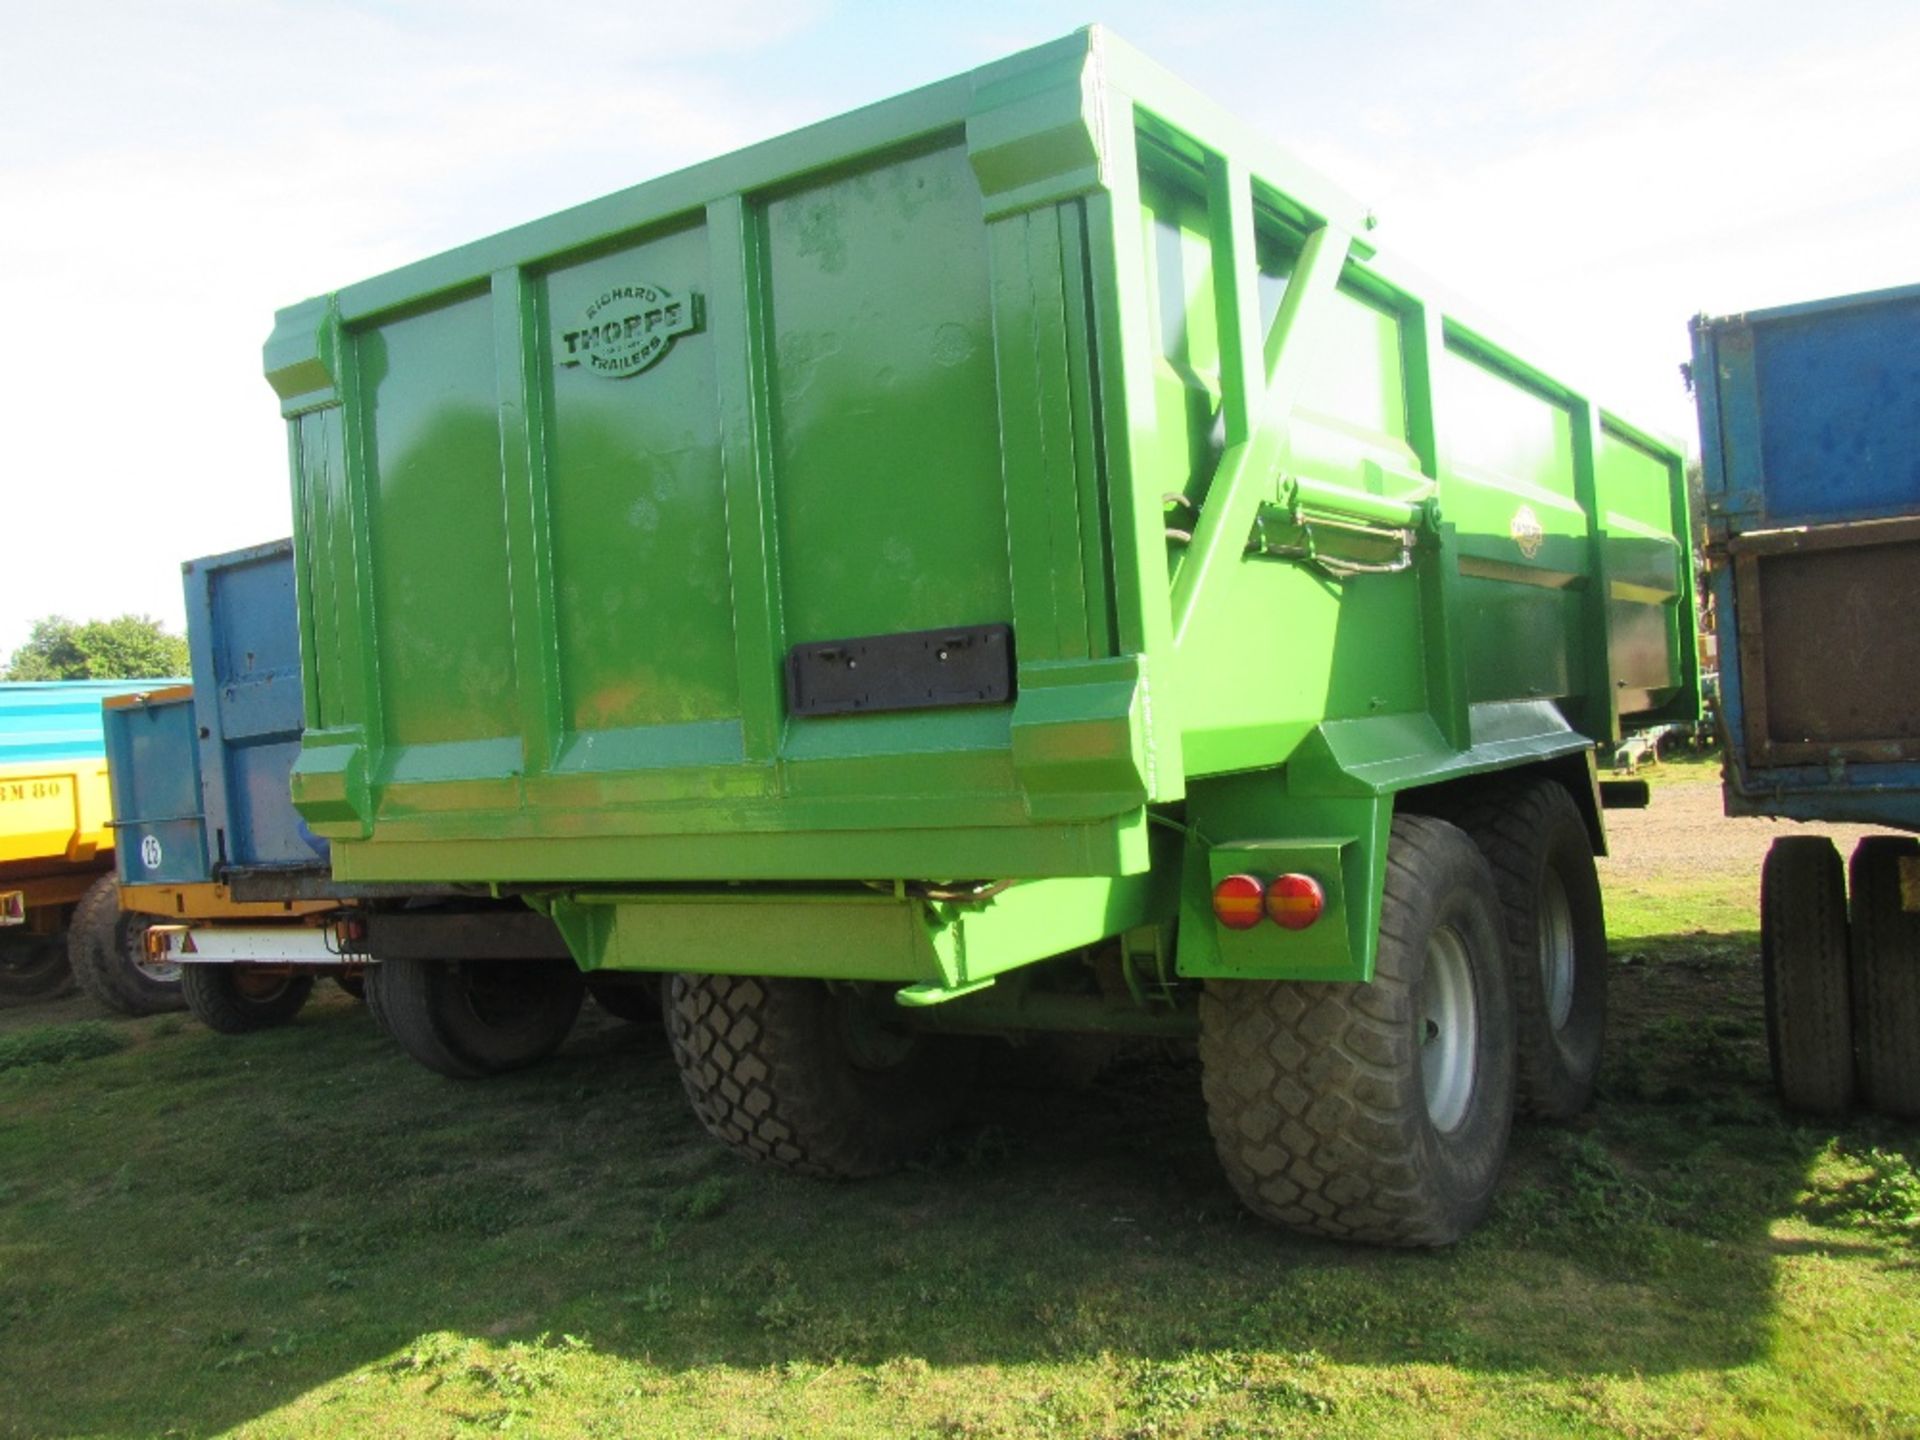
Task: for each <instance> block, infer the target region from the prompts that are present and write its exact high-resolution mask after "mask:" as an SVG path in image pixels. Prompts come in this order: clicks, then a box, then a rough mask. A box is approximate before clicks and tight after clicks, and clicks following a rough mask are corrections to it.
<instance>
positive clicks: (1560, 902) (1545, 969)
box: [1540, 870, 1574, 1030]
mask: <svg viewBox="0 0 1920 1440" xmlns="http://www.w3.org/2000/svg"><path fill="white" fill-rule="evenodd" d="M1573 970H1574V947H1573V904H1572V902H1571V901H1569V900H1568V899H1567V887H1566V885H1565V884H1563V883H1562V882H1561V879H1560V877H1559V875H1557V874H1556V873H1555V872H1553V871H1552V870H1549V871H1547V873H1546V876H1545V878H1544V880H1543V881H1542V883H1541V886H1540V988H1541V993H1542V995H1543V996H1544V997H1545V999H1546V1002H1547V1019H1548V1020H1549V1021H1551V1022H1552V1024H1553V1028H1554V1029H1555V1030H1564V1029H1566V1028H1567V1021H1568V1020H1569V1019H1571V1018H1572V1016H1573Z"/></svg>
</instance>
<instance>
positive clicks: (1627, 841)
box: [1600, 779, 1887, 891]
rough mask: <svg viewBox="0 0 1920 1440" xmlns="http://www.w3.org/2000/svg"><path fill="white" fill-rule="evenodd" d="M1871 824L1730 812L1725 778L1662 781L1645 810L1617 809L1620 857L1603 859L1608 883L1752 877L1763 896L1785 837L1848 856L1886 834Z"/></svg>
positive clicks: (1613, 829)
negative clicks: (1820, 841) (1767, 864)
mask: <svg viewBox="0 0 1920 1440" xmlns="http://www.w3.org/2000/svg"><path fill="white" fill-rule="evenodd" d="M1886 833H1887V832H1886V831H1885V830H1884V829H1879V828H1876V827H1874V826H1870V825H1824V824H1803V823H1801V822H1800V821H1797V820H1758V819H1754V818H1751V817H1748V816H1740V817H1737V818H1736V817H1734V816H1730V815H1727V814H1725V813H1724V812H1723V811H1722V809H1721V803H1720V783H1719V781H1718V780H1710V779H1700V780H1693V779H1687V780H1675V781H1671V782H1668V783H1665V784H1657V785H1655V786H1654V789H1653V800H1652V803H1651V804H1649V805H1648V806H1647V808H1646V809H1644V810H1609V811H1608V812H1607V841H1608V848H1609V849H1610V850H1611V851H1612V852H1613V853H1612V855H1611V856H1610V857H1609V858H1607V859H1605V860H1602V861H1601V862H1600V881H1601V884H1603V885H1607V886H1612V885H1615V884H1621V883H1629V884H1630V883H1636V882H1640V881H1644V880H1648V879H1655V878H1662V879H1688V878H1692V879H1706V878H1725V877H1731V876H1735V875H1743V876H1751V877H1752V880H1753V884H1754V887H1755V889H1756V891H1757V890H1758V888H1759V885H1760V864H1761V862H1762V861H1763V860H1765V859H1766V855H1767V847H1768V846H1769V845H1771V844H1772V843H1773V842H1774V840H1775V839H1776V838H1777V837H1778V836H1781V835H1831V836H1832V837H1833V842H1834V844H1836V845H1838V846H1839V847H1840V853H1841V855H1842V856H1843V857H1844V856H1846V855H1849V854H1851V853H1852V851H1853V846H1854V843H1855V842H1856V841H1857V840H1859V838H1860V837H1861V836H1863V835H1880V834H1886Z"/></svg>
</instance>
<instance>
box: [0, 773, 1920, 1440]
mask: <svg viewBox="0 0 1920 1440" xmlns="http://www.w3.org/2000/svg"><path fill="white" fill-rule="evenodd" d="M1713 784H1714V782H1713V780H1712V779H1711V778H1710V777H1707V776H1705V775H1702V774H1698V773H1696V774H1695V775H1691V776H1689V775H1684V774H1683V775H1677V776H1672V777H1669V778H1667V779H1664V780H1663V781H1662V782H1661V783H1659V784H1658V785H1656V788H1655V800H1654V806H1653V809H1652V810H1651V811H1649V812H1647V813H1646V815H1644V816H1640V817H1633V818H1632V820H1631V823H1630V821H1629V818H1628V817H1623V823H1622V826H1621V830H1620V838H1619V842H1618V844H1617V846H1616V848H1617V849H1618V850H1619V851H1620V852H1621V856H1622V858H1621V859H1620V860H1617V861H1613V862H1609V877H1608V884H1609V889H1610V892H1611V898H1610V904H1611V907H1612V917H1613V929H1614V932H1615V934H1616V936H1617V937H1618V938H1617V940H1616V944H1615V954H1614V966H1613V975H1612V980H1613V991H1614V1003H1615V1022H1614V1025H1613V1029H1612V1034H1611V1038H1610V1041H1609V1052H1608V1061H1607V1065H1606V1071H1605V1076H1604V1094H1603V1096H1602V1099H1601V1101H1600V1103H1599V1104H1598V1106H1597V1107H1596V1108H1595V1110H1594V1111H1593V1112H1592V1113H1591V1114H1590V1115H1588V1116H1586V1117H1584V1118H1583V1119H1582V1121H1581V1122H1580V1123H1579V1124H1577V1125H1575V1126H1572V1127H1570V1128H1543V1127H1534V1126H1522V1127H1520V1128H1519V1129H1518V1130H1517V1131H1516V1133H1515V1137H1514V1143H1513V1151H1512V1157H1511V1160H1510V1162H1509V1167H1508V1173H1507V1178H1506V1182H1505V1184H1504V1186H1503V1188H1502V1190H1501V1193H1500V1197H1499V1200H1498V1203H1497V1206H1496V1209H1495V1211H1494V1214H1493V1217H1492V1219H1491V1221H1490V1223H1488V1224H1487V1225H1486V1226H1485V1227H1484V1228H1483V1229H1482V1230H1481V1231H1479V1232H1478V1233H1477V1234H1476V1235H1475V1236H1473V1237H1472V1238H1471V1239H1470V1240H1469V1241H1467V1242H1466V1243H1465V1244H1463V1245H1461V1246H1459V1247H1457V1248H1455V1249H1453V1250H1451V1251H1448V1252H1445V1253H1439V1254H1425V1253H1423V1254H1399V1253H1379V1252H1369V1251H1361V1250H1352V1249H1345V1248H1341V1247H1337V1246H1333V1245H1328V1244H1324V1243H1316V1242H1311V1241H1307V1240H1302V1239H1297V1238H1293V1237H1291V1236H1288V1235H1286V1234H1282V1233H1279V1232H1276V1231H1273V1230H1268V1229H1265V1228H1263V1227H1261V1226H1259V1225H1257V1224H1255V1223H1253V1222H1251V1221H1250V1220H1248V1219H1247V1218H1245V1217H1244V1216H1243V1215H1242V1214H1241V1212H1240V1210H1239V1208H1238V1206H1237V1204H1236V1203H1235V1201H1234V1199H1233V1197H1232V1196H1231V1194H1230V1193H1229V1192H1228V1191H1227V1188H1226V1185H1225V1183H1224V1181H1223V1180H1222V1179H1221V1178H1220V1175H1219V1172H1218V1170H1217V1168H1216V1165H1215V1162H1214V1159H1213V1155H1212V1151H1211V1147H1210V1143H1209V1140H1208V1137H1207V1133H1206V1127H1205V1120H1204V1116H1203V1114H1202V1110H1201V1106H1200V1101H1199V1094H1198V1082H1197V1073H1196V1071H1195V1069H1194V1067H1193V1065H1192V1063H1191V1062H1190V1061H1187V1060H1182V1059H1179V1058H1157V1057H1150V1058H1145V1059H1142V1060H1139V1061H1137V1062H1133V1063H1129V1064H1127V1065H1125V1066H1122V1067H1121V1068H1119V1069H1118V1070H1116V1071H1115V1072H1113V1073H1111V1074H1110V1075H1109V1076H1107V1077H1106V1078H1105V1079H1104V1080H1103V1081H1102V1082H1101V1083H1100V1084H1099V1086H1098V1087H1097V1088H1095V1089H1094V1090H1092V1091H1088V1092H1067V1093H1054V1092H1049V1091H1045V1090H1039V1089H1033V1088H1021V1087H1020V1086H1018V1085H1016V1084H1014V1083H1012V1082H1011V1081H1010V1080H1008V1081H1003V1082H1001V1083H997V1084H991V1085H988V1086H986V1087H984V1088H983V1089H982V1090H981V1091H980V1093H979V1095H978V1096H977V1098H976V1101H975V1103H974V1104H973V1106H972V1108H971V1110H970V1113H969V1115H968V1117H967V1120H966V1123H965V1124H964V1125H963V1126H962V1127H961V1128H960V1129H959V1130H958V1131H957V1132H956V1133H955V1134H954V1135H953V1136H952V1137H951V1138H950V1140H948V1141H947V1142H946V1143H945V1144H944V1145H943V1146H942V1148H941V1149H940V1150H939V1151H938V1152H937V1153H936V1154H934V1155H933V1156H931V1157H930V1158H929V1159H928V1160H927V1161H926V1163H925V1164H924V1165H923V1166H921V1167H919V1168H916V1169H914V1170H912V1171H910V1172H908V1173H905V1174H901V1175H897V1176H894V1177H892V1178H889V1179H885V1180H882V1181H878V1182H873V1183H868V1184H863V1185H859V1186H834V1185H825V1184H818V1183H811V1182H805V1181H797V1180H792V1179H787V1178H782V1177H778V1176H774V1175H770V1174H764V1173H759V1172H755V1171H752V1170H749V1169H747V1168H745V1167H743V1166H742V1165H740V1164H738V1163H736V1162H735V1161H734V1160H732V1159H731V1158H730V1157H729V1156H727V1155H726V1154H724V1153H722V1152H721V1151H720V1150H719V1149H718V1148H717V1147H716V1146H715V1145H713V1144H712V1143H710V1142H709V1141H708V1140H707V1139H706V1138H705V1136H704V1135H703V1134H702V1133H701V1132H700V1131H699V1129H698V1127H697V1125H696V1124H695V1122H694V1121H693V1119H692V1117H691V1115H690V1114H689V1112H688V1110H687V1107H686V1105H685V1103H684V1101H683V1100H682V1099H681V1097H680V1094H679V1091H678V1086H677V1082H676V1079H675V1076H674V1073H673V1067H672V1064H671V1062H670V1060H669V1058H668V1056H667V1054H666V1051H665V1046H664V1043H663V1042H662V1040H661V1039H660V1037H659V1035H658V1032H657V1031H651V1030H647V1029H642V1028H639V1027H629V1026H625V1025H621V1024H618V1023H616V1022H614V1021H612V1020H610V1019H608V1018H607V1017H605V1016H603V1015H600V1014H599V1013H597V1012H591V1011H590V1012H589V1013H588V1014H587V1015H586V1016H584V1017H583V1021H582V1025H581V1027H580V1029H579V1031H578V1032H577V1033H576V1034H575V1036H574V1038H573V1039H572V1040H571V1041H570V1042H569V1044H568V1046H567V1048H566V1049H565V1050H564V1051H563V1053H562V1054H561V1055H560V1056H559V1057H558V1059H557V1060H555V1061H554V1062H553V1063H550V1064H548V1065H546V1066H544V1067H542V1068H540V1069H538V1070H536V1071H533V1072H529V1073H525V1074H522V1075H516V1076H509V1077H505V1078H502V1079H498V1080H493V1081H489V1082H484V1083H478V1084H460V1083H455V1082H452V1081H448V1080H444V1079H441V1078H439V1077H437V1076H434V1075H431V1074H429V1073H427V1072H426V1071H424V1070H422V1069H420V1068H419V1067H417V1066H415V1065H414V1064H413V1063H412V1062H410V1061H408V1060H406V1059H405V1058H403V1057H402V1056H401V1055H400V1054H399V1053H398V1052H397V1051H396V1050H394V1049H393V1047H392V1046H391V1045H390V1044H389V1043H388V1042H386V1041H385V1040H383V1039H382V1038H381V1037H380V1036H378V1035H377V1034H376V1033H375V1032H374V1029H373V1027H372V1025H371V1023H370V1022H369V1020H368V1018H367V1016H366V1015H365V1014H364V1012H363V1011H362V1010H361V1009H360V1008H359V1007H358V1006H356V1005H354V1004H352V1003H351V1002H349V1001H348V1000H347V999H346V997H345V996H344V995H341V994H338V993H337V992H334V991H332V990H331V989H330V988H326V989H323V992H322V995H321V998H320V999H319V1000H317V1001H316V1003H315V1004H314V1005H313V1006H311V1007H310V1008H309V1010H308V1011H307V1013H306V1014H305V1015H303V1016H302V1017H301V1019H300V1021H299V1022H298V1023H297V1024H295V1025H294V1026H292V1027H290V1028H288V1029H286V1030H282V1031H278V1032H271V1033H266V1034H262V1035H258V1036H253V1037H248V1038H245V1039H228V1038H222V1037H219V1036H215V1035H212V1034H209V1033H207V1032H205V1031H203V1030H201V1029H200V1028H199V1027H198V1026H197V1025H195V1024H193V1023H192V1022H191V1021H189V1020H187V1019H185V1018H184V1017H179V1016H169V1017H161V1018H158V1019H154V1020H147V1021H139V1022H118V1021H113V1022H109V1021H104V1020H98V1019H89V1018H87V1012H85V1011H84V1009H83V1008H82V1007H80V1006H79V1005H78V1003H77V1002H63V1004H61V1005H59V1006H54V1007H41V1008H39V1009H37V1010H15V1011H9V1012H4V1013H0V1434H5V1435H16V1436H69V1435H99V1436H147V1435H166V1436H205V1435H214V1434H223V1433H229V1432H232V1433H237V1434H243V1435H248V1436H302V1437H306V1436H359V1435H370V1436H371V1435H378V1436H421V1437H429V1436H431V1437H439V1436H460V1435H493V1434H500V1433H507V1434H518V1435H529V1436H557V1437H575V1436H578V1437H590V1436H608V1437H613V1436H707V1435H724V1436H869V1435H872V1436H880V1435H886V1436H925V1437H956V1440H957V1437H975V1436H978V1437H988V1436H1008V1437H1013V1436H1032V1435H1040V1436H1047V1435H1058V1436H1068V1435H1072V1436H1081V1435H1085V1436H1102V1437H1174V1436H1180V1437H1202V1436H1204V1437H1230V1436H1294V1435H1386V1436H1429V1435H1472V1436H1499V1435H1512V1436H1535V1435H1569V1436H1577V1435H1614V1434H1624V1435H1644V1436H1666V1435H1696V1434H1706V1435H1781V1436H1787V1435H1835V1434H1862V1435H1920V1174H1917V1173H1916V1161H1920V1143H1916V1137H1915V1135H1914V1133H1913V1131H1912V1129H1911V1128H1910V1127H1908V1128H1904V1129H1903V1128H1896V1127H1894V1126H1892V1125H1890V1124H1887V1123H1883V1122H1875V1121H1871V1120H1860V1121H1857V1122H1855V1123H1852V1124H1848V1125H1845V1126H1839V1127H1834V1126H1818V1125H1805V1124H1799V1123H1795V1122H1794V1121H1792V1120H1790V1119H1788V1118H1787V1117H1785V1116H1783V1115H1782V1114H1781V1113H1780V1111H1779V1110H1778V1109H1777V1108H1776V1106H1775V1105H1774V1104H1773V1102H1772V1100H1771V1099H1770V1098H1769V1094H1768V1090H1767V1083H1766V1082H1767V1076H1766V1058H1765V1051H1764V1046H1763V1043H1762V1037H1761V1022H1760V999H1759V981H1758V975H1757V971H1756V963H1755V946H1754V938H1753V935H1752V933H1751V932H1752V925H1753V918H1752V911H1753V898H1752V893H1751V892H1752V888H1753V885H1754V871H1753V869H1752V868H1749V866H1748V861H1747V857H1746V856H1745V854H1744V853H1742V854H1741V855H1740V856H1739V857H1737V859H1728V858H1726V857H1724V856H1717V855H1710V856H1707V857H1705V858H1704V859H1703V861H1702V863H1700V864H1699V865H1697V866H1694V867H1692V868H1691V870H1690V871H1689V873H1688V875H1687V877H1686V878H1685V879H1684V880H1676V878H1675V877H1674V876H1672V875H1670V874H1665V873H1664V872H1663V873H1660V874H1652V873H1645V874H1643V873H1640V872H1638V871H1635V870H1633V869H1632V864H1633V862H1632V860H1631V857H1630V856H1629V855H1628V854H1627V853H1626V852H1627V850H1628V847H1629V845H1630V843H1631V842H1632V841H1633V840H1634V838H1635V836H1634V832H1633V830H1632V824H1633V823H1637V824H1639V825H1640V826H1642V827H1643V828H1642V831H1641V832H1639V833H1641V834H1642V835H1644V836H1645V837H1646V838H1647V841H1648V843H1650V844H1651V843H1655V842H1656V841H1657V840H1658V837H1659V827H1660V825H1661V824H1662V819H1663V816H1664V815H1665V814H1667V813H1668V812H1669V811H1670V810H1672V811H1673V813H1676V814H1677V813H1679V811H1678V810H1677V809H1674V807H1676V806H1681V805H1682V804H1683V802H1685V800H1686V797H1689V796H1692V797H1693V799H1694V800H1695V801H1698V800H1699V798H1700V797H1699V796H1697V795H1695V794H1694V792H1696V791H1703V787H1711V786H1713ZM1675 796H1680V797H1682V800H1681V801H1675V800H1674V799H1673V798H1672V797H1675ZM1748 823H1752V822H1748ZM1736 828H1737V827H1736ZM1675 887H1677V888H1675ZM1701 916H1708V917H1712V918H1713V921H1714V923H1713V924H1712V925H1705V924H1701V923H1697V922H1698V919H1699V917H1701ZM1742 917H1744V919H1743V918H1742Z"/></svg>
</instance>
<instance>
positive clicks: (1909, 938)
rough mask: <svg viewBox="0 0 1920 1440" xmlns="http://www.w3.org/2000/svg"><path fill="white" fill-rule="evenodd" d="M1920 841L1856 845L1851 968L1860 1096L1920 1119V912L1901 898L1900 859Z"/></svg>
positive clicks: (1885, 839)
mask: <svg viewBox="0 0 1920 1440" xmlns="http://www.w3.org/2000/svg"><path fill="white" fill-rule="evenodd" d="M1903 859H1905V860H1910V861H1913V862H1914V863H1916V864H1920V841H1915V840H1913V839H1910V838H1909V837H1907V836H1904V835H1869V836H1868V837H1867V838H1866V839H1864V840H1862V841H1861V842H1860V843H1859V844H1858V845H1857V846H1855V847H1854V851H1853V861H1852V865H1851V867H1850V868H1851V871H1852V879H1853V886H1852V889H1853V911H1852V916H1853V925H1852V930H1851V940H1852V945H1851V954H1850V962H1851V963H1850V968H1851V970H1852V981H1853V1020H1854V1039H1855V1042H1856V1044H1857V1046H1858V1056H1857V1058H1858V1061H1859V1065H1858V1079H1859V1082H1860V1091H1861V1098H1862V1099H1864V1100H1865V1101H1866V1102H1867V1103H1868V1104H1870V1105H1871V1106H1873V1108H1874V1109H1876V1110H1878V1111H1879V1112H1880V1113H1881V1114H1883V1115H1891V1116H1894V1117H1895V1118H1897V1119H1902V1120H1912V1119H1916V1118H1920V913H1915V912H1914V911H1912V910H1909V909H1908V908H1907V907H1906V904H1905V902H1904V900H1903V897H1902V895H1901V885H1900V869H1901V861H1902V860H1903Z"/></svg>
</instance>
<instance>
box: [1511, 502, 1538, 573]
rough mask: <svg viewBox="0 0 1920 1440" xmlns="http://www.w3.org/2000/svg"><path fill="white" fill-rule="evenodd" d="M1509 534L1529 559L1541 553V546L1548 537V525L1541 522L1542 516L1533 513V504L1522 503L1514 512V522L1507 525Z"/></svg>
mask: <svg viewBox="0 0 1920 1440" xmlns="http://www.w3.org/2000/svg"><path fill="white" fill-rule="evenodd" d="M1507 534H1508V535H1509V536H1511V537H1512V539H1513V543H1514V544H1516V545H1518V546H1519V547H1520V553H1521V554H1522V555H1524V556H1526V557H1527V559H1529V560H1531V559H1533V557H1534V556H1536V555H1538V554H1539V553H1540V547H1541V546H1542V545H1543V544H1545V543H1546V539H1547V529H1546V526H1544V525H1542V524H1541V523H1540V517H1539V516H1538V515H1535V514H1534V513H1533V507H1532V506H1531V505H1522V506H1521V507H1520V508H1519V509H1518V510H1516V511H1514V512H1513V522H1512V523H1511V524H1510V525H1508V526H1507Z"/></svg>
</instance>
